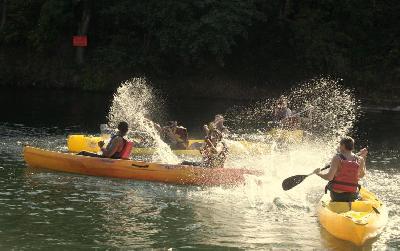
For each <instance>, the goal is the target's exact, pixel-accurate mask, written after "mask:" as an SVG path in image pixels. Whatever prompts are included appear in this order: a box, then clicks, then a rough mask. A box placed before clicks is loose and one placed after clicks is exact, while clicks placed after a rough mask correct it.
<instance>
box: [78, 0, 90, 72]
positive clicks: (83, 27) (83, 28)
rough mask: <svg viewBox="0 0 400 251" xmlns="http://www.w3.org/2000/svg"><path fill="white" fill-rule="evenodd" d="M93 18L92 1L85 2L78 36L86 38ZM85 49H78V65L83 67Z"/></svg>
mask: <svg viewBox="0 0 400 251" xmlns="http://www.w3.org/2000/svg"><path fill="white" fill-rule="evenodd" d="M90 17H91V0H83V11H82V18H81V21H80V23H79V27H78V34H77V35H78V36H86V35H87V32H88V30H89V22H90ZM84 52H85V47H77V48H76V63H77V64H78V65H82V64H83V63H84V62H85V60H84Z"/></svg>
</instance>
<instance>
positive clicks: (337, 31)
mask: <svg viewBox="0 0 400 251" xmlns="http://www.w3.org/2000/svg"><path fill="white" fill-rule="evenodd" d="M88 6H89V7H88ZM84 8H90V23H89V29H88V38H89V47H88V48H87V49H86V50H85V62H86V65H84V66H82V67H80V66H79V67H77V66H76V65H75V48H73V47H72V46H71V37H72V36H73V35H75V34H76V33H77V31H78V27H79V26H80V23H81V22H82V13H83V9H84ZM398 13H400V2H399V1H396V0H387V1H375V0H346V1H336V0H321V1H315V0H305V1H294V0H276V1H261V0H245V1H244V0H191V1H185V0H169V1H160V0H146V1H132V0H71V1H65V0H12V1H7V14H6V22H5V26H4V29H3V31H2V32H1V33H0V43H1V45H2V47H3V49H7V48H14V49H15V48H17V49H19V50H20V51H21V52H24V53H25V52H26V51H28V52H29V54H30V55H32V56H33V57H35V58H38V59H37V60H35V61H32V62H27V65H26V66H25V67H29V64H30V63H31V64H35V62H37V61H38V60H39V58H40V59H42V61H43V62H47V61H49V62H52V60H53V59H58V60H60V61H62V62H63V63H60V64H59V65H60V66H61V65H62V66H63V67H65V66H67V67H68V68H69V69H75V71H76V74H77V75H79V74H83V75H82V76H80V78H79V79H86V80H88V81H86V80H85V81H83V82H82V83H83V84H82V86H83V87H84V88H88V89H99V88H105V87H106V86H107V85H110V84H107V83H106V81H105V80H104V79H110V78H108V77H107V76H106V75H112V74H115V75H118V74H125V75H130V74H134V73H138V72H140V73H145V74H146V75H147V76H149V77H158V78H165V77H174V76H177V75H178V76H179V75H191V74H192V75H198V74H199V72H200V74H201V73H202V72H203V73H204V74H207V72H210V71H211V72H214V73H218V72H224V73H227V74H233V75H239V74H240V75H242V76H244V77H242V78H246V77H247V78H254V79H256V82H257V83H260V85H263V84H265V83H266V82H269V83H270V82H278V83H289V82H292V81H296V80H301V79H304V78H308V77H313V76H316V75H324V74H329V75H332V76H337V77H341V78H345V79H347V80H349V82H354V83H355V84H358V85H365V84H373V83H378V82H380V81H383V80H385V81H391V82H396V81H398V80H399V79H400V62H399V58H400V50H399V48H400V44H399V43H400V42H399V41H400V33H399V32H398V31H399V28H398V27H399V26H400V20H399V14H398ZM0 53H2V52H0ZM6 55H9V54H5V53H3V54H2V55H1V57H2V58H3V60H2V61H1V62H11V61H12V60H8V58H6V57H9V56H6ZM16 67H17V66H16ZM31 68H32V69H36V68H35V67H31ZM81 68H83V69H81ZM8 69H10V67H8ZM96 69H109V72H101V74H96ZM52 70H54V69H53V68H52ZM55 71H56V72H57V70H55ZM58 71H59V72H60V74H58V75H59V76H64V75H65V74H62V72H63V69H62V68H60V69H58ZM98 71H99V73H100V71H101V70H98ZM16 72H18V69H17V68H16ZM33 72H34V71H33ZM88 72H89V73H90V74H88ZM0 74H2V73H1V72H0ZM7 74H10V73H9V71H8V73H7ZM52 75H55V76H57V74H56V73H55V74H52ZM37 76H40V73H38V74H37ZM93 76H95V77H93ZM99 76H101V77H99ZM69 77H70V78H74V77H75V76H69ZM32 78H35V74H32ZM43 81H45V80H43Z"/></svg>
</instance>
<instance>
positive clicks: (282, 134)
mask: <svg viewBox="0 0 400 251" xmlns="http://www.w3.org/2000/svg"><path fill="white" fill-rule="evenodd" d="M267 136H269V137H272V138H273V139H275V140H277V139H278V140H284V141H286V142H291V143H299V142H301V141H302V140H303V138H304V131H303V130H298V129H296V130H287V129H279V128H274V129H271V130H269V131H268V132H267Z"/></svg>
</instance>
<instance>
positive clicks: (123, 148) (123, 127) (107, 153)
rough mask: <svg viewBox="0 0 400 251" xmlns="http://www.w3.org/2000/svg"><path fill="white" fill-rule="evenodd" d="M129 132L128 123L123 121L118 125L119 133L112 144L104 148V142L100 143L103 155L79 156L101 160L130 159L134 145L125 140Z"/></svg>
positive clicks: (82, 153)
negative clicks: (99, 158)
mask: <svg viewBox="0 0 400 251" xmlns="http://www.w3.org/2000/svg"><path fill="white" fill-rule="evenodd" d="M127 132H128V123H126V122H125V121H122V122H120V123H119V124H118V132H117V134H116V135H114V136H112V137H111V139H110V142H109V143H108V144H107V146H106V147H104V141H100V142H99V143H98V145H99V147H100V150H101V152H102V154H101V155H98V154H96V153H91V152H86V151H83V152H80V153H78V155H83V156H89V157H101V158H111V159H128V158H129V155H130V152H131V150H132V146H133V143H132V142H128V141H127V140H126V139H124V136H125V135H126V134H127Z"/></svg>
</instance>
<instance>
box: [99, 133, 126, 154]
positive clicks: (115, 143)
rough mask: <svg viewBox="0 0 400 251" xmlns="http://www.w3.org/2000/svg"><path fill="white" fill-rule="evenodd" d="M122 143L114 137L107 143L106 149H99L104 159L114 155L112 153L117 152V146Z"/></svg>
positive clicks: (119, 138)
mask: <svg viewBox="0 0 400 251" xmlns="http://www.w3.org/2000/svg"><path fill="white" fill-rule="evenodd" d="M121 143H122V138H121V137H115V138H114V139H113V140H111V141H110V143H108V145H107V147H106V148H104V147H103V148H101V151H102V152H103V156H104V157H106V158H110V157H111V156H113V155H114V153H115V152H116V151H117V150H118V146H119V145H120V144H121Z"/></svg>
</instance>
